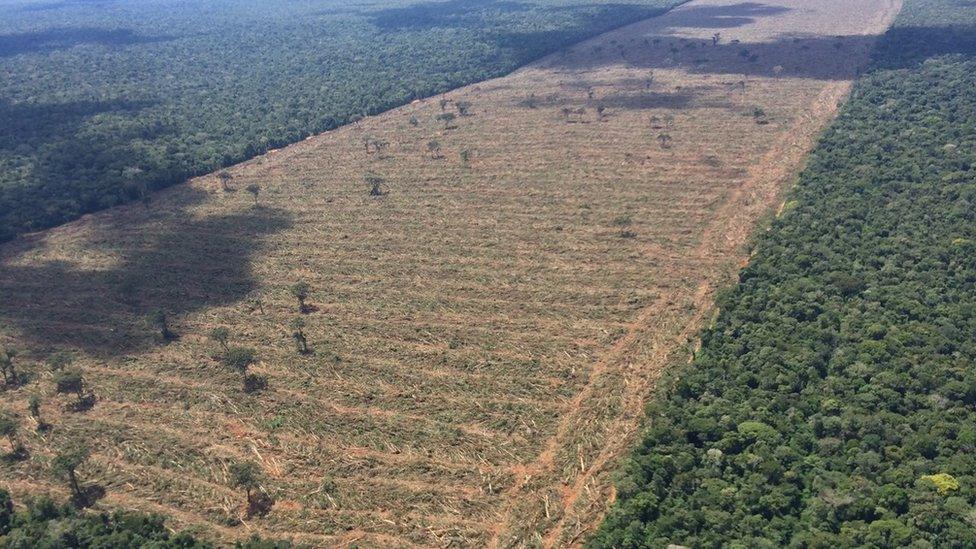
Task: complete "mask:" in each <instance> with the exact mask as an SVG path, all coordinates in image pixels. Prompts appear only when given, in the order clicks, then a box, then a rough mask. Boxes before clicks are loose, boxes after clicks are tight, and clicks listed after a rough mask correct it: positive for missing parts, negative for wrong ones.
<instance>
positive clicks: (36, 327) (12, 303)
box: [0, 189, 291, 355]
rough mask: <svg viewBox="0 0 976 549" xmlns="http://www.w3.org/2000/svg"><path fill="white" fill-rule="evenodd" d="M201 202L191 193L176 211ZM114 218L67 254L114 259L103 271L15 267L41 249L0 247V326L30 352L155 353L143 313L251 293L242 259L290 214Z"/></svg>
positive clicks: (27, 244)
mask: <svg viewBox="0 0 976 549" xmlns="http://www.w3.org/2000/svg"><path fill="white" fill-rule="evenodd" d="M184 192H187V193H189V192H190V191H189V189H186V190H185V191H184ZM205 194H206V193H203V192H199V191H197V192H195V193H191V196H190V197H189V198H188V199H187V200H186V201H185V202H184V203H183V204H181V207H182V209H184V210H185V208H186V207H187V206H189V205H191V204H192V203H193V202H196V201H199V200H201V199H202V198H203V196H204V195H205ZM136 207H137V206H133V207H130V208H136ZM151 207H152V206H150V208H151ZM121 217H122V216H120V219H118V220H115V221H113V220H109V219H104V220H100V221H103V222H104V225H103V226H100V227H98V228H97V229H94V230H93V234H92V236H91V237H90V238H89V239H88V241H87V242H86V243H85V244H84V245H83V246H81V247H80V248H79V251H77V252H76V253H77V254H79V255H88V253H89V251H90V253H91V254H92V255H95V254H110V255H112V256H117V257H120V258H121V260H120V261H119V262H118V263H117V264H115V265H114V266H111V267H109V268H104V269H99V268H79V267H77V266H75V265H74V264H69V263H65V262H58V261H55V262H47V263H43V262H41V263H37V264H30V265H17V264H14V263H15V262H14V260H15V259H16V256H17V255H20V253H29V252H30V250H31V247H32V246H42V245H43V244H44V243H43V241H37V242H32V240H31V239H22V240H21V241H17V242H16V243H13V244H12V245H10V246H8V250H9V251H10V253H6V254H4V256H3V257H0V296H3V299H0V326H9V327H10V329H11V330H12V331H13V332H15V333H18V334H20V336H21V338H22V340H23V341H24V342H25V343H26V344H27V345H30V346H31V349H30V350H31V351H35V352H37V351H40V350H50V349H52V348H67V349H81V350H84V351H86V352H88V353H90V354H93V355H114V354H118V353H125V352H128V351H132V350H135V349H137V348H140V347H144V346H147V345H150V344H154V343H155V342H156V341H157V340H156V337H155V332H154V331H153V329H152V328H151V327H149V326H148V325H147V322H146V320H145V317H146V315H147V314H148V313H149V312H151V311H154V310H162V311H164V312H166V313H167V315H170V316H171V317H178V316H179V315H183V314H185V313H189V312H192V311H195V310H198V309H201V308H204V307H210V306H215V305H226V304H229V303H234V302H237V301H239V300H241V299H242V298H244V297H245V296H246V295H247V294H248V293H249V292H251V291H252V290H254V289H255V288H256V286H257V283H256V281H255V280H254V277H253V276H252V274H251V270H250V260H251V257H252V255H253V254H256V253H260V251H261V250H262V243H261V239H262V237H265V236H267V235H270V234H273V233H276V232H278V231H281V230H283V229H285V228H287V227H289V226H290V225H291V219H290V216H289V214H287V213H285V212H283V211H281V210H277V209H273V208H266V207H261V208H252V209H250V210H247V211H243V212H239V213H234V214H226V215H217V216H211V217H205V218H198V217H194V216H192V215H187V214H181V213H176V212H173V211H171V210H167V211H161V212H159V213H155V212H153V211H152V210H150V211H148V212H146V213H145V214H144V215H143V216H142V217H140V218H139V219H138V220H137V221H133V219H131V217H135V216H127V217H129V218H127V219H121ZM38 238H41V237H38ZM15 248H16V249H15ZM18 252H19V253H18ZM77 259H79V260H83V259H85V258H84V257H78V258H77Z"/></svg>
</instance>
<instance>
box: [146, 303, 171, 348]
mask: <svg viewBox="0 0 976 549" xmlns="http://www.w3.org/2000/svg"><path fill="white" fill-rule="evenodd" d="M148 320H149V325H150V326H152V327H153V329H155V330H156V331H157V332H159V337H160V339H162V340H163V341H171V340H173V339H174V337H175V334H173V331H172V330H170V329H169V319H168V318H166V313H165V312H164V311H163V310H161V309H156V310H155V311H153V312H151V313H149V317H148Z"/></svg>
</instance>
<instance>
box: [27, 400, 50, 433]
mask: <svg viewBox="0 0 976 549" xmlns="http://www.w3.org/2000/svg"><path fill="white" fill-rule="evenodd" d="M27 412H28V413H30V416H31V417H32V418H34V421H36V422H37V430H38V431H44V430H45V429H47V428H48V424H47V422H45V421H44V418H42V417H41V397H39V396H37V395H36V394H31V396H29V397H27Z"/></svg>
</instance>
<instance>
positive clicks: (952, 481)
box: [921, 473, 959, 496]
mask: <svg viewBox="0 0 976 549" xmlns="http://www.w3.org/2000/svg"><path fill="white" fill-rule="evenodd" d="M921 480H923V481H926V482H931V483H932V484H934V485H935V489H936V490H938V492H939V495H942V496H948V495H949V493H950V492H955V491H956V490H958V489H959V481H958V480H956V477H954V476H952V475H949V474H946V473H936V474H934V475H924V476H923V477H922V478H921Z"/></svg>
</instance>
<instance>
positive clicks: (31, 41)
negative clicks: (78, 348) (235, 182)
mask: <svg viewBox="0 0 976 549" xmlns="http://www.w3.org/2000/svg"><path fill="white" fill-rule="evenodd" d="M681 1H682V0H615V1H610V0H519V1H513V0H446V1H445V0H439V1H429V2H428V1H421V0H382V1H381V0H364V1H362V2H356V3H350V2H345V1H342V0H296V1H287V2H265V1H263V0H211V1H207V2H197V1H193V0H140V1H138V2H130V1H126V0H0V127H2V128H3V131H2V132H0V241H3V240H7V239H10V238H11V237H13V236H15V235H16V234H18V233H21V232H24V231H30V230H36V229H41V228H46V227H50V226H53V225H56V224H58V223H62V222H64V221H68V220H70V219H73V218H76V217H78V216H79V215H81V214H83V213H86V212H91V211H94V210H98V209H101V208H106V207H109V206H112V205H115V204H119V203H121V202H124V201H127V200H132V199H135V198H139V197H141V196H143V195H144V194H145V193H146V192H147V191H149V190H152V189H158V188H161V187H165V186H168V185H172V184H175V183H178V182H181V181H183V180H185V179H187V178H188V177H190V176H193V175H198V174H202V173H207V172H210V171H213V170H215V169H218V168H220V167H223V166H227V165H230V164H232V163H236V162H240V161H242V160H245V159H247V158H250V157H252V156H255V155H257V154H260V153H262V152H265V151H267V150H269V149H273V148H277V147H280V146H282V145H285V144H288V143H292V142H295V141H298V140H301V139H303V138H305V137H307V136H308V135H310V134H313V133H316V132H321V131H325V130H328V129H331V128H334V127H336V126H339V125H341V124H344V123H347V122H349V121H351V120H354V119H355V118H357V117H360V116H363V115H371V114H376V113H379V112H382V111H384V110H387V109H390V108H392V107H395V106H398V105H401V104H404V103H406V102H409V101H410V100H413V99H416V98H420V97H425V96H429V95H432V94H435V93H439V92H443V91H446V90H448V89H451V88H454V87H457V86H459V85H463V84H467V83H470V82H474V81H478V80H482V79H485V78H489V77H494V76H498V75H501V74H504V73H506V72H509V71H511V70H512V69H514V68H516V67H518V66H519V65H521V64H524V63H526V62H528V61H530V60H532V59H534V58H538V57H540V56H542V55H543V54H546V53H549V52H552V51H554V50H555V49H557V48H559V47H561V46H564V45H567V44H569V43H573V42H576V41H579V40H581V39H583V38H585V37H588V36H591V35H594V34H598V33H601V32H604V31H606V30H609V29H611V28H614V27H618V26H621V25H623V24H626V23H630V22H633V21H636V20H639V19H642V18H646V17H649V16H652V15H655V14H657V13H660V12H661V11H662V10H663V9H664V8H665V7H669V6H673V5H675V4H678V3H680V2H681Z"/></svg>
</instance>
